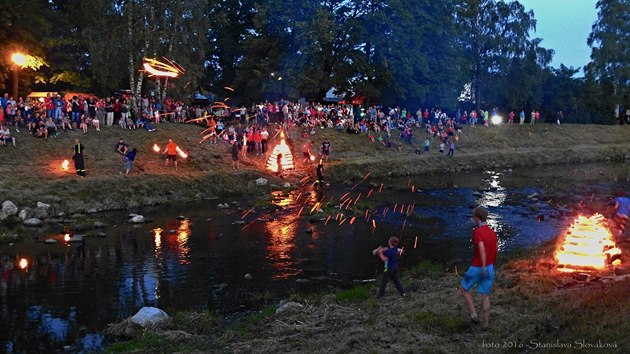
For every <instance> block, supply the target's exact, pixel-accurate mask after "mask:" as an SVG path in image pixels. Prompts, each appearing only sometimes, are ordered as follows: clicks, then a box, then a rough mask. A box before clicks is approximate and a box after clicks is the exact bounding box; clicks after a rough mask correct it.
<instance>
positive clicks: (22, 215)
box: [18, 208, 31, 221]
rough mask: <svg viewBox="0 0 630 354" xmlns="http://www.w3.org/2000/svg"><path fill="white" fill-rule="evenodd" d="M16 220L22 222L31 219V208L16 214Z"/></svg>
mask: <svg viewBox="0 0 630 354" xmlns="http://www.w3.org/2000/svg"><path fill="white" fill-rule="evenodd" d="M18 218H19V219H20V220H22V221H24V220H26V219H30V218H31V208H24V209H22V210H20V212H19V213H18Z"/></svg>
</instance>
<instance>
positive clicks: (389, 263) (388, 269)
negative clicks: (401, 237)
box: [372, 237, 407, 297]
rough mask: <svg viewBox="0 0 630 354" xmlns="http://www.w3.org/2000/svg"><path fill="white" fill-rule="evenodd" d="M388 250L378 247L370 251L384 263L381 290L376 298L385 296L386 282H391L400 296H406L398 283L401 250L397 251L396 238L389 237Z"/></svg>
mask: <svg viewBox="0 0 630 354" xmlns="http://www.w3.org/2000/svg"><path fill="white" fill-rule="evenodd" d="M388 244H389V248H385V247H381V246H379V247H378V248H376V249H375V250H374V251H372V254H373V255H378V256H379V257H380V258H381V260H382V261H383V262H385V272H384V273H383V280H382V282H381V288H380V290H379V292H378V297H381V296H383V295H384V294H385V286H387V281H388V280H390V279H391V280H392V281H393V282H394V284H395V285H396V289H398V292H399V293H400V295H401V296H407V295H406V294H405V290H404V289H403V286H402V283H401V282H400V276H399V274H398V256H399V255H401V254H402V250H400V249H398V247H397V246H398V238H396V237H390V238H389V242H388Z"/></svg>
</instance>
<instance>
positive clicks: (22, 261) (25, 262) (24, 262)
mask: <svg viewBox="0 0 630 354" xmlns="http://www.w3.org/2000/svg"><path fill="white" fill-rule="evenodd" d="M19 266H20V269H26V267H28V260H27V259H26V258H22V259H20V263H19Z"/></svg>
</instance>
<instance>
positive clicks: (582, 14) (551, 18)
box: [519, 0, 597, 76]
mask: <svg viewBox="0 0 630 354" xmlns="http://www.w3.org/2000/svg"><path fill="white" fill-rule="evenodd" d="M519 2H520V3H521V4H523V6H525V8H526V9H527V10H530V9H531V10H534V16H535V18H536V20H537V26H536V33H532V34H531V36H532V38H535V37H539V38H542V39H543V42H542V46H543V47H545V48H549V49H553V50H555V51H556V54H555V55H554V57H553V62H552V66H553V67H556V68H557V67H559V66H560V64H564V65H566V66H573V67H574V68H577V67H581V68H584V66H585V65H586V64H587V63H588V62H589V61H590V55H591V49H590V48H589V46H588V45H587V44H586V40H587V38H588V36H589V34H590V33H591V26H592V25H593V23H594V22H595V20H597V10H596V9H595V3H596V2H597V1H596V0H519ZM580 76H582V75H580Z"/></svg>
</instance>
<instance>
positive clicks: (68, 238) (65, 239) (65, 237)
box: [63, 234, 70, 242]
mask: <svg viewBox="0 0 630 354" xmlns="http://www.w3.org/2000/svg"><path fill="white" fill-rule="evenodd" d="M63 240H64V241H66V242H68V241H70V234H65V235H63Z"/></svg>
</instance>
